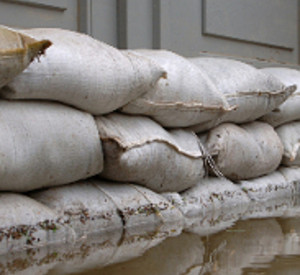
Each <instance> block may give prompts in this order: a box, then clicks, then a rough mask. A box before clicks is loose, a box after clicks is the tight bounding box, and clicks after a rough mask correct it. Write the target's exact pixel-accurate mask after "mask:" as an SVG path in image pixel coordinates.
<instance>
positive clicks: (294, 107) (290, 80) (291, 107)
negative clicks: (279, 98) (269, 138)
mask: <svg viewBox="0 0 300 275" xmlns="http://www.w3.org/2000/svg"><path fill="white" fill-rule="evenodd" d="M262 71H263V72H265V73H268V74H271V75H273V76H275V77H277V78H278V79H279V80H280V81H281V82H282V83H283V84H284V85H286V86H290V85H295V84H296V85H297V90H296V92H295V93H293V94H292V95H291V96H290V97H289V98H288V99H287V100H286V101H285V102H283V103H282V104H281V105H279V106H278V107H277V108H276V109H274V110H273V111H272V112H270V113H268V114H266V115H264V116H263V117H262V118H261V120H263V121H265V122H267V123H269V124H271V125H272V126H274V127H277V126H279V125H281V124H284V123H287V122H291V121H293V120H299V119H300V71H298V70H294V69H289V68H264V69H262Z"/></svg>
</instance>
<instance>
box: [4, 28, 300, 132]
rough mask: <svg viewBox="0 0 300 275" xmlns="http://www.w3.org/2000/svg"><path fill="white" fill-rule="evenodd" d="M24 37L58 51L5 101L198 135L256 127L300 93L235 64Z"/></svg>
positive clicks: (44, 34)
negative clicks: (147, 120) (226, 125)
mask: <svg viewBox="0 0 300 275" xmlns="http://www.w3.org/2000/svg"><path fill="white" fill-rule="evenodd" d="M2 29H3V30H4V31H3V32H5V31H9V29H7V28H5V27H1V28H0V30H2ZM20 35H22V36H24V37H29V38H28V39H32V40H34V41H35V39H36V40H37V41H45V42H44V43H45V45H46V46H49V45H50V43H52V44H53V45H52V46H51V47H50V48H49V49H47V51H46V53H45V56H43V57H41V58H40V59H39V60H35V61H33V62H32V63H31V64H30V65H29V66H28V68H27V69H25V70H24V72H23V73H21V74H19V75H18V76H16V77H15V78H14V79H13V80H12V81H10V82H9V83H7V82H3V84H2V86H3V85H4V84H7V85H6V86H5V87H3V88H2V89H1V90H0V95H1V96H2V97H5V98H9V99H43V100H45V99H46V100H55V101H60V102H63V103H65V104H69V105H72V106H75V107H77V108H79V109H82V110H84V111H87V112H89V113H91V114H94V115H100V114H106V113H110V112H112V111H114V110H116V109H120V108H121V111H122V112H125V113H129V114H142V115H148V116H150V117H151V118H153V119H154V120H156V121H157V122H159V123H160V124H161V125H162V126H164V127H189V126H192V129H193V130H195V131H197V132H199V131H204V130H207V129H210V128H212V127H214V126H216V125H218V124H220V123H222V122H235V123H244V122H249V121H253V120H255V119H257V118H259V117H261V116H263V115H265V114H267V113H269V112H270V111H272V110H273V109H275V108H276V107H278V106H279V105H280V104H281V103H282V102H284V101H285V100H286V99H287V98H288V96H290V95H291V94H292V93H293V92H294V90H295V87H294V86H289V87H286V86H285V85H284V84H283V83H282V82H281V81H279V80H278V79H277V78H276V77H274V76H272V75H270V74H268V73H265V72H263V71H261V70H258V69H256V68H254V67H252V66H250V65H247V64H244V63H242V62H238V61H234V60H227V59H220V58H194V59H190V60H188V59H186V58H184V57H182V56H179V55H177V54H175V53H172V52H170V51H165V50H135V51H119V50H118V49H115V48H113V47H111V46H109V45H106V44H105V43H102V42H100V41H97V40H95V39H93V38H91V37H89V36H87V35H84V34H80V33H76V32H72V31H68V30H61V29H28V30H21V31H20ZM26 39H27V38H26ZM50 41H51V42H50ZM40 43H42V42H40ZM42 45H44V44H42ZM45 45H44V46H43V47H42V49H40V50H39V51H38V53H43V52H44V50H45V47H46V46H45ZM31 59H32V58H31ZM18 72H20V71H18ZM0 87H1V86H0Z"/></svg>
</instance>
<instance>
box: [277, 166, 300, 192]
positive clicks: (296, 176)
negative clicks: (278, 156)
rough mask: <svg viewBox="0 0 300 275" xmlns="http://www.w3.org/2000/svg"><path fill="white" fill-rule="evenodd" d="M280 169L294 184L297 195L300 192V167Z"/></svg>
mask: <svg viewBox="0 0 300 275" xmlns="http://www.w3.org/2000/svg"><path fill="white" fill-rule="evenodd" d="M278 171H279V172H280V173H281V174H282V175H283V176H284V177H285V179H286V181H287V182H288V183H289V184H293V185H294V192H295V195H299V194H300V167H297V166H294V167H284V166H282V167H279V169H278Z"/></svg>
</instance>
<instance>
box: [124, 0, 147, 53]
mask: <svg viewBox="0 0 300 275" xmlns="http://www.w3.org/2000/svg"><path fill="white" fill-rule="evenodd" d="M118 6H119V9H118V11H119V21H118V26H119V32H120V33H119V34H120V35H119V47H120V48H131V49H134V48H152V47H153V13H152V1H149V0H119V1H118Z"/></svg>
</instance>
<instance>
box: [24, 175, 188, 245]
mask: <svg viewBox="0 0 300 275" xmlns="http://www.w3.org/2000/svg"><path fill="white" fill-rule="evenodd" d="M29 196H30V197H32V198H33V199H35V200H37V201H39V202H40V203H43V204H44V205H46V206H48V207H49V208H51V209H53V210H55V211H56V213H58V215H59V217H61V218H62V219H63V220H64V222H65V223H66V224H68V225H70V226H71V227H72V228H73V229H74V231H75V232H76V237H77V239H79V238H80V237H82V236H89V235H91V234H99V233H101V232H109V231H116V230H122V231H123V230H124V233H123V235H125V234H126V235H128V236H132V235H138V234H140V233H141V232H143V233H145V232H146V231H151V232H156V231H157V230H158V227H159V228H160V227H161V226H163V225H164V224H165V223H168V222H170V223H173V224H176V225H177V226H178V229H177V230H176V231H175V232H177V231H179V233H180V232H181V229H182V224H183V218H182V216H181V215H180V214H181V213H180V212H179V210H178V209H176V208H174V207H173V206H172V205H171V204H170V203H169V202H168V201H167V200H166V199H165V198H164V197H162V196H160V195H159V194H156V193H154V192H152V191H150V190H148V189H146V188H143V187H140V186H136V185H133V184H125V183H122V184H118V183H114V182H106V181H101V180H96V179H91V180H85V181H79V182H77V183H74V184H70V185H66V186H59V187H53V188H49V189H47V190H41V191H36V192H31V193H29ZM123 227H124V228H123ZM141 227H143V230H142V231H140V228H141ZM145 228H147V230H145ZM164 232H167V231H164ZM170 234H172V235H174V232H171V233H170Z"/></svg>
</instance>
